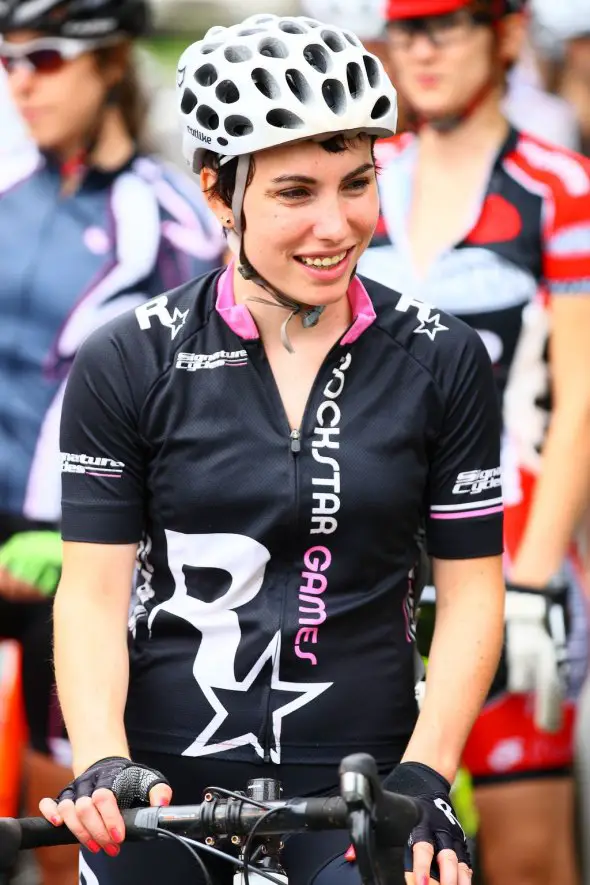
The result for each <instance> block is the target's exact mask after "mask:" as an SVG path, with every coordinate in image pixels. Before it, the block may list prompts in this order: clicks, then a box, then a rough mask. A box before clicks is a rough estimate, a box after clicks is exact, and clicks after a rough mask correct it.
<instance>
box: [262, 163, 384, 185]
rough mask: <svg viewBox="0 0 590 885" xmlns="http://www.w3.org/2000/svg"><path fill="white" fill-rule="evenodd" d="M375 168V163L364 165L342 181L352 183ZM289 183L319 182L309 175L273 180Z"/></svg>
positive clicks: (278, 182)
mask: <svg viewBox="0 0 590 885" xmlns="http://www.w3.org/2000/svg"><path fill="white" fill-rule="evenodd" d="M374 168H375V164H374V163H363V164H362V166H359V167H358V168H357V169H353V170H352V172H349V173H348V174H347V175H345V176H344V178H343V179H342V181H350V179H351V178H356V177H357V175H362V174H363V172H368V171H369V170H370V169H374ZM287 182H296V183H297V184H317V183H318V180H317V178H312V177H311V176H309V175H279V177H278V178H273V180H272V183H273V184H286V183H287Z"/></svg>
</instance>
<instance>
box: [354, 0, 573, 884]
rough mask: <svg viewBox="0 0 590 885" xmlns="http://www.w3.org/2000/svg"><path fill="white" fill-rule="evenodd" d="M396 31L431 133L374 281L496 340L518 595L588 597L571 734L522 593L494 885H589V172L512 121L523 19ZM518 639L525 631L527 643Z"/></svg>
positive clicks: (492, 795)
mask: <svg viewBox="0 0 590 885" xmlns="http://www.w3.org/2000/svg"><path fill="white" fill-rule="evenodd" d="M388 17H389V27H388V35H389V46H390V63H391V65H392V70H393V72H394V76H395V78H396V83H398V84H399V87H400V90H401V92H402V93H403V94H404V95H405V98H406V101H407V102H408V104H409V105H410V107H411V108H412V109H413V112H414V119H415V125H416V130H417V132H416V135H411V134H409V135H405V136H403V137H402V138H401V139H400V141H399V143H398V146H397V150H396V151H394V152H393V156H392V157H391V159H392V162H391V164H390V165H389V166H388V168H387V169H386V170H385V172H384V173H383V175H382V178H381V202H382V215H383V223H382V226H383V229H384V230H383V234H384V237H385V240H384V239H383V238H382V239H381V241H380V243H379V244H377V245H376V246H375V248H372V249H369V250H368V251H367V253H366V255H365V257H364V259H363V260H362V262H361V268H362V270H363V271H364V272H365V273H366V274H367V275H368V276H372V277H374V278H375V279H379V280H382V281H388V282H390V283H394V284H395V285H396V287H398V288H400V289H401V290H402V291H407V292H410V293H412V295H413V296H415V297H423V298H425V299H426V300H429V301H431V302H433V303H434V304H436V305H437V306H440V307H443V308H444V309H447V310H449V311H451V312H453V313H454V314H457V315H459V316H460V317H462V318H463V319H464V320H465V321H467V322H468V323H470V324H471V325H472V326H473V327H474V328H476V329H477V330H478V331H479V332H480V334H481V336H482V338H483V340H484V341H485V343H486V345H487V347H488V350H489V353H490V356H491V357H492V360H493V362H494V367H495V372H496V379H497V383H498V387H499V389H500V391H501V392H502V393H503V396H504V415H505V428H506V431H505V445H504V450H505V451H504V487H505V504H506V505H507V511H506V530H505V543H506V558H507V567H508V570H507V575H508V578H509V579H510V580H511V581H512V582H514V583H516V584H520V585H524V586H529V587H533V588H539V590H541V589H542V588H544V587H546V586H547V584H548V583H549V582H550V581H551V580H552V579H553V578H554V577H555V576H556V575H557V574H559V573H560V572H562V571H563V573H564V574H565V575H566V576H567V579H568V580H569V581H570V583H571V585H572V587H573V588H574V592H573V593H572V598H571V605H572V612H573V623H572V635H571V642H570V649H569V651H570V659H571V664H570V667H571V669H570V686H569V688H570V696H571V698H572V699H571V700H569V701H568V702H566V703H564V704H563V705H562V707H561V714H562V718H561V720H559V717H558V721H550V720H551V716H550V715H549V714H550V708H551V704H550V703H548V704H547V707H546V710H545V712H542V711H541V710H540V703H541V701H543V700H546V699H547V698H546V695H547V691H548V689H554V690H556V689H557V685H554V683H553V679H554V677H555V675H556V674H555V670H554V669H553V670H552V668H551V666H550V667H549V672H548V673H547V671H546V678H545V679H541V678H540V673H541V667H542V662H541V658H540V655H541V653H542V652H547V642H548V639H547V636H546V635H544V632H543V627H542V617H543V612H544V603H543V602H542V599H541V597H540V596H537V595H536V594H524V593H521V594H518V595H516V594H509V601H508V606H507V615H508V638H509V643H508V657H509V660H510V666H509V668H508V674H506V668H505V667H504V668H503V670H502V671H501V672H500V673H499V674H498V683H497V685H496V686H495V691H494V696H493V698H492V700H491V701H490V703H489V704H488V706H487V707H486V709H485V711H484V713H483V714H482V716H481V717H480V720H479V721H478V724H477V725H476V727H475V729H474V731H473V733H472V735H471V738H470V740H469V742H468V744H467V748H466V753H465V760H466V763H467V765H468V766H469V768H470V770H471V771H472V773H473V775H474V777H475V782H476V784H477V785H478V789H477V802H478V808H479V812H480V821H481V827H480V836H481V848H482V860H483V865H484V871H485V874H486V877H487V881H488V882H489V883H490V885H495V883H500V882H501V883H502V885H512V883H513V882H514V883H516V882H521V881H523V880H524V881H530V882H533V881H534V882H539V883H541V882H543V883H544V885H550V883H557V882H559V883H570V882H575V881H577V872H576V869H575V862H574V841H573V828H572V816H573V783H572V778H571V763H572V755H573V723H574V714H575V706H574V701H573V697H574V696H575V695H576V694H577V692H578V691H579V689H580V686H581V684H582V682H583V679H584V676H585V672H586V661H587V650H586V641H587V626H586V621H585V617H586V602H585V599H584V589H583V586H582V584H583V577H582V570H581V568H580V563H579V556H578V551H577V549H576V545H575V543H574V540H573V539H574V536H575V531H576V526H577V523H578V520H579V519H580V516H581V514H582V512H583V510H584V508H585V507H586V506H587V490H588V487H589V485H588V480H589V477H590V422H589V420H588V415H589V414H590V410H589V404H590V371H589V370H590V365H589V354H588V348H587V340H588V329H589V328H590V298H589V297H588V295H590V283H589V280H590V233H589V231H590V227H589V219H590V165H589V164H588V162H587V161H586V160H584V159H583V158H582V157H580V156H578V155H575V154H571V153H568V152H566V151H564V150H562V149H559V148H553V147H551V146H549V145H548V144H545V143H542V142H539V141H537V140H535V139H534V138H532V137H528V136H525V135H523V134H522V133H519V131H517V130H515V129H512V128H511V127H510V126H509V124H508V123H507V121H506V119H505V117H504V116H503V113H502V98H503V92H504V86H505V77H506V70H507V68H508V67H509V66H510V65H511V63H512V62H513V60H514V58H515V57H516V55H517V53H518V49H519V45H520V39H521V33H522V27H523V21H522V17H521V16H520V15H519V14H518V13H517V7H516V6H514V5H513V4H511V3H491V2H490V3H488V2H475V3H470V2H465V0H412V2H409V0H390V2H389V5H388ZM466 72H468V74H469V76H466ZM391 153H392V152H391V151H390V156H391ZM574 181H575V184H574ZM549 335H550V347H549V350H548V351H547V341H548V337H549ZM547 358H548V359H549V365H548V363H547ZM549 378H550V379H551V397H552V410H551V418H550V414H549ZM541 447H542V448H543V453H542V455H541V454H540V451H541ZM461 490H462V491H468V488H467V486H462V487H461ZM517 624H524V625H525V627H526V629H525V633H524V637H523V635H521V636H520V639H519V641H518V642H516V643H515V642H511V641H510V639H511V637H514V636H515V631H516V629H517ZM527 637H529V638H528V639H527ZM536 655H538V656H539V658H538V659H536ZM552 674H553V675H552ZM539 682H540V684H539ZM506 684H508V687H509V688H510V687H512V688H513V691H512V692H510V691H509V692H508V693H502V690H501V689H502V685H503V686H504V688H505V687H506ZM535 686H538V688H539V691H538V692H537V693H536V695H535V693H534V692H533V691H531V693H528V694H527V693H526V692H525V693H522V692H524V690H525V689H526V688H527V687H529V688H530V689H531V690H532V689H534V688H535ZM540 726H542V727H540Z"/></svg>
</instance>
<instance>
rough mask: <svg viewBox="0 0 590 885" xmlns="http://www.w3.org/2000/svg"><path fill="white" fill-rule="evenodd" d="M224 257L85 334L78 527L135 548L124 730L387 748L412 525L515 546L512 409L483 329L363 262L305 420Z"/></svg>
mask: <svg viewBox="0 0 590 885" xmlns="http://www.w3.org/2000/svg"><path fill="white" fill-rule="evenodd" d="M232 279H233V277H232V268H231V267H230V269H229V270H225V271H218V272H214V273H212V274H209V275H206V276H202V277H200V278H198V279H197V280H196V281H193V282H191V283H190V284H188V285H185V286H183V287H181V288H179V289H177V290H175V291H173V292H170V293H168V294H166V295H162V296H160V297H158V298H155V299H152V300H151V301H150V302H147V303H146V304H144V305H142V306H140V307H138V308H137V309H136V310H135V311H133V312H130V313H128V314H126V315H124V316H122V317H120V318H118V319H116V320H114V321H113V322H111V323H110V324H108V325H107V326H105V327H103V328H101V329H100V330H99V331H97V332H96V333H95V334H94V335H93V336H91V338H90V339H88V341H87V342H86V343H85V344H84V345H83V347H82V349H81V351H80V353H79V355H78V356H77V358H76V361H75V364H74V367H73V370H72V373H71V377H70V380H69V383H68V386H67V391H66V396H65V401H64V407H63V418H62V431H61V447H62V470H63V501H62V506H63V536H64V539H65V540H67V541H82V542H94V543H99V544H128V543H133V542H138V543H139V562H138V580H137V591H136V593H137V601H136V607H135V611H134V612H133V616H132V634H133V642H132V651H131V677H130V688H129V697H128V703H127V711H126V724H127V729H128V734H129V740H130V743H131V746H133V747H134V748H145V749H152V750H159V751H162V752H171V753H178V754H185V755H189V756H205V755H208V754H222V755H223V757H224V758H228V759H235V760H241V761H252V760H254V759H256V758H260V759H266V760H269V759H270V760H272V761H274V762H279V761H283V762H286V763H295V764H296V763H299V762H303V761H309V760H314V761H317V762H323V763H328V764H331V763H337V762H338V761H339V760H340V758H341V757H342V756H343V755H345V754H346V753H347V752H350V751H353V750H360V749H363V750H365V751H367V752H370V753H373V754H374V755H375V757H376V758H377V759H378V761H379V762H382V763H387V762H388V761H391V762H395V761H396V760H397V759H399V757H400V755H401V752H402V751H403V748H404V746H405V744H406V742H407V740H408V737H409V735H410V733H411V731H412V728H413V726H414V723H415V719H416V712H417V711H416V703H415V697H414V655H413V652H414V648H413V626H414V625H413V581H412V569H413V566H414V564H415V562H416V557H417V546H416V540H415V538H416V534H417V531H418V529H419V527H420V526H421V525H423V524H425V525H426V531H427V538H428V546H429V550H430V552H431V553H432V555H434V556H435V557H439V558H443V559H468V558H475V557H483V556H491V555H496V554H499V553H500V552H501V550H502V496H501V488H500V475H499V467H498V464H499V457H500V456H499V440H500V419H499V410H498V404H497V394H496V391H495V387H494V381H493V377H492V370H491V365H490V361H489V358H488V355H487V353H486V350H485V347H484V346H483V344H482V343H481V341H480V339H479V337H478V335H477V334H476V333H475V332H473V331H472V330H471V329H469V328H468V327H467V326H466V325H464V324H463V323H462V322H461V321H460V320H457V319H454V318H452V317H450V316H448V315H447V314H445V313H443V312H442V311H441V312H439V311H435V310H434V309H432V308H431V307H429V306H428V305H426V304H423V303H422V302H418V301H414V300H412V299H411V298H407V297H404V296H403V295H400V294H399V293H396V292H393V291H391V290H389V289H386V288H385V287H383V286H381V285H379V284H378V283H374V282H371V281H367V280H362V281H361V279H359V278H358V277H356V278H354V280H353V281H352V283H351V286H350V290H349V298H350V302H351V306H352V314H353V317H354V319H353V322H352V323H351V326H350V327H349V329H348V330H347V332H346V334H345V335H344V336H343V337H342V339H341V340H340V341H339V343H337V344H336V345H335V346H334V347H333V348H332V350H331V351H330V352H329V354H328V355H327V357H326V359H325V361H324V363H323V365H322V367H321V369H320V371H319V373H318V376H317V378H316V381H315V383H314V385H313V389H312V391H311V393H310V396H309V400H308V403H307V407H306V410H305V415H304V418H303V421H302V425H301V427H300V428H299V430H298V431H297V432H293V431H291V429H290V427H289V425H288V422H287V418H286V414H285V411H284V408H283V405H282V403H281V400H280V397H279V393H278V389H277V386H276V383H275V381H274V378H273V375H272V373H271V370H270V368H269V363H268V361H267V359H266V357H265V353H264V349H263V347H262V344H261V341H260V339H259V336H258V331H257V328H256V325H255V323H254V321H253V319H252V317H251V315H250V313H249V312H248V310H247V308H246V307H245V306H244V305H239V304H236V303H235V301H234V297H233V283H232Z"/></svg>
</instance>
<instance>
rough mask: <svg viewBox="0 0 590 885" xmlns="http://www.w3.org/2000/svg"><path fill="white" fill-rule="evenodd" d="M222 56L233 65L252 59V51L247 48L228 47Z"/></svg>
mask: <svg viewBox="0 0 590 885" xmlns="http://www.w3.org/2000/svg"><path fill="white" fill-rule="evenodd" d="M223 54H224V55H225V57H226V58H227V60H228V61H231V62H234V63H235V64H237V63H238V62H241V61H249V60H250V59H251V58H252V50H251V49H249V48H248V47H247V46H228V47H227V49H226V50H225V51H224V53H223Z"/></svg>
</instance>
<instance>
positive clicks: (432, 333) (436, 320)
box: [414, 313, 449, 341]
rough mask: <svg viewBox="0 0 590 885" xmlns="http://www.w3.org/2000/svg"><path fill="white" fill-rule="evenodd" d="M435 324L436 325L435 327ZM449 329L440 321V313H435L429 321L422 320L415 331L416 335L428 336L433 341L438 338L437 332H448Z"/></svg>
mask: <svg viewBox="0 0 590 885" xmlns="http://www.w3.org/2000/svg"><path fill="white" fill-rule="evenodd" d="M433 324H434V325H433ZM448 331H449V327H448V326H443V324H442V323H441V321H440V313H435V314H433V315H432V316H430V317H428V319H425V320H422V322H421V323H420V325H419V326H418V328H417V329H414V334H415V335H428V337H429V338H430V340H431V341H434V339H435V338H436V333H437V332H448Z"/></svg>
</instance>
